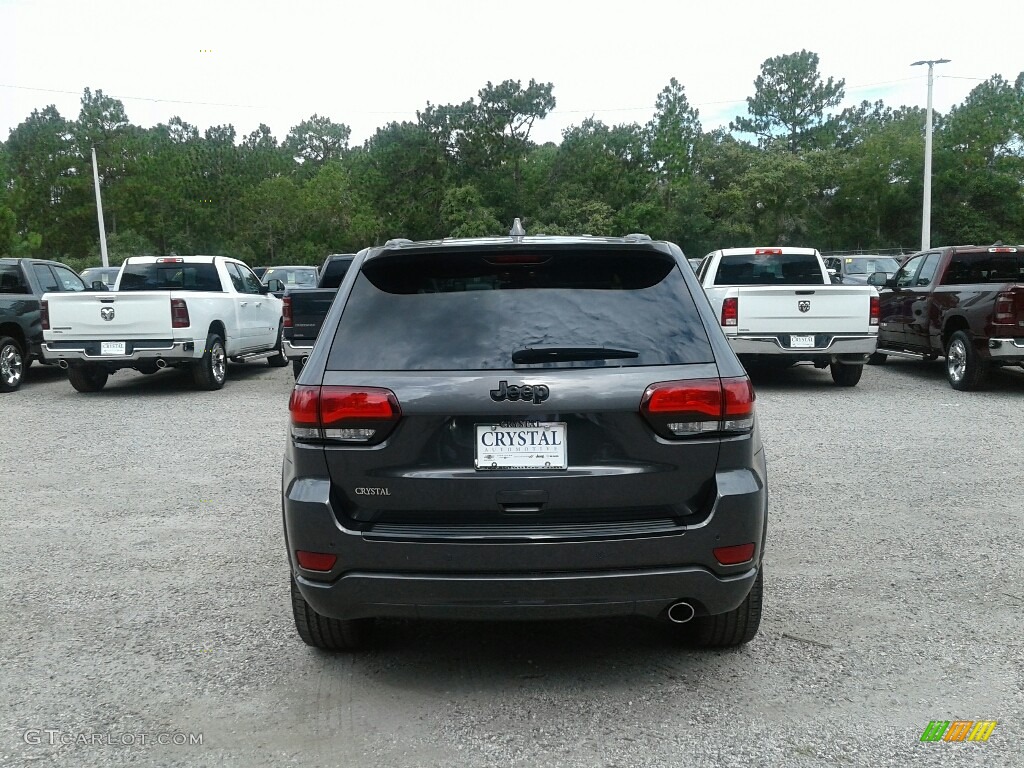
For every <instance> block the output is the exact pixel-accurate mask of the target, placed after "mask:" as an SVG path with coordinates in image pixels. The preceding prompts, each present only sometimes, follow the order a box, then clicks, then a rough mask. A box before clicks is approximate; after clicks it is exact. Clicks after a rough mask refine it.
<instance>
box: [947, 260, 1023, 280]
mask: <svg viewBox="0 0 1024 768" xmlns="http://www.w3.org/2000/svg"><path fill="white" fill-rule="evenodd" d="M1009 282H1017V283H1020V282H1024V253H1016V254H1013V253H1005V254H1003V253H1000V254H991V253H955V254H953V258H952V259H950V262H949V268H948V269H947V270H946V275H945V277H943V279H942V284H943V285H970V284H972V283H1009Z"/></svg>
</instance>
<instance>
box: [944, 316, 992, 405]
mask: <svg viewBox="0 0 1024 768" xmlns="http://www.w3.org/2000/svg"><path fill="white" fill-rule="evenodd" d="M946 377H947V378H948V379H949V385H950V386H951V387H953V389H958V390H960V391H961V392H969V391H970V390H972V389H980V388H981V387H983V386H984V385H985V379H986V378H987V377H988V365H987V364H986V363H985V362H984V361H983V360H981V359H980V358H979V357H978V352H977V350H975V349H974V345H973V344H971V337H970V336H968V335H967V333H966V332H965V331H957V332H956V333H954V334H953V335H952V336H950V337H949V345H948V346H947V347H946Z"/></svg>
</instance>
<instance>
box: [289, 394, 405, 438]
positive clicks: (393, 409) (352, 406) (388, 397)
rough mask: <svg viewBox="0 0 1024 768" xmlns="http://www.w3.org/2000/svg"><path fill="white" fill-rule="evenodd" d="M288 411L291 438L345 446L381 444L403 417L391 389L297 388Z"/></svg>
mask: <svg viewBox="0 0 1024 768" xmlns="http://www.w3.org/2000/svg"><path fill="white" fill-rule="evenodd" d="M288 409H289V411H291V417H292V437H294V438H296V439H297V440H307V441H308V440H330V441H335V442H344V443H378V442H380V441H381V440H383V439H384V438H385V437H387V436H388V434H389V433H390V432H391V430H392V429H394V427H395V424H397V423H398V419H399V418H400V417H401V415H402V409H401V407H400V406H399V404H398V398H397V397H395V393H394V392H392V391H391V390H390V389H379V388H377V387H338V386H331V385H325V386H307V385H297V386H296V387H295V389H293V390H292V396H291V400H290V402H289V403H288Z"/></svg>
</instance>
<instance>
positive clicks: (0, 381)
mask: <svg viewBox="0 0 1024 768" xmlns="http://www.w3.org/2000/svg"><path fill="white" fill-rule="evenodd" d="M31 362H32V361H31V360H26V358H25V353H24V352H22V351H21V345H20V344H18V342H17V341H15V340H14V339H12V338H11V337H10V336H0V392H13V391H14V390H16V389H17V388H18V387H20V386H21V379H22V377H23V376H24V375H25V371H27V370H28V366H29V364H30V363H31Z"/></svg>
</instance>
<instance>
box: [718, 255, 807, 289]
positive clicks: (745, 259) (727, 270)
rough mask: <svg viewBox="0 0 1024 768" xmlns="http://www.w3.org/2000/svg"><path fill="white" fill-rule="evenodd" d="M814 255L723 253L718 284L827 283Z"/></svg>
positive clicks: (719, 264) (719, 266) (719, 265)
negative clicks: (727, 254) (725, 254)
mask: <svg viewBox="0 0 1024 768" xmlns="http://www.w3.org/2000/svg"><path fill="white" fill-rule="evenodd" d="M824 283H825V280H824V278H823V277H822V275H821V267H820V266H819V265H818V259H817V257H816V256H814V255H813V254H796V253H794V254H775V253H773V254H763V253H759V254H753V253H751V254H739V255H734V256H723V257H722V260H721V261H720V262H719V263H718V272H717V274H716V275H715V285H824Z"/></svg>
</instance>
